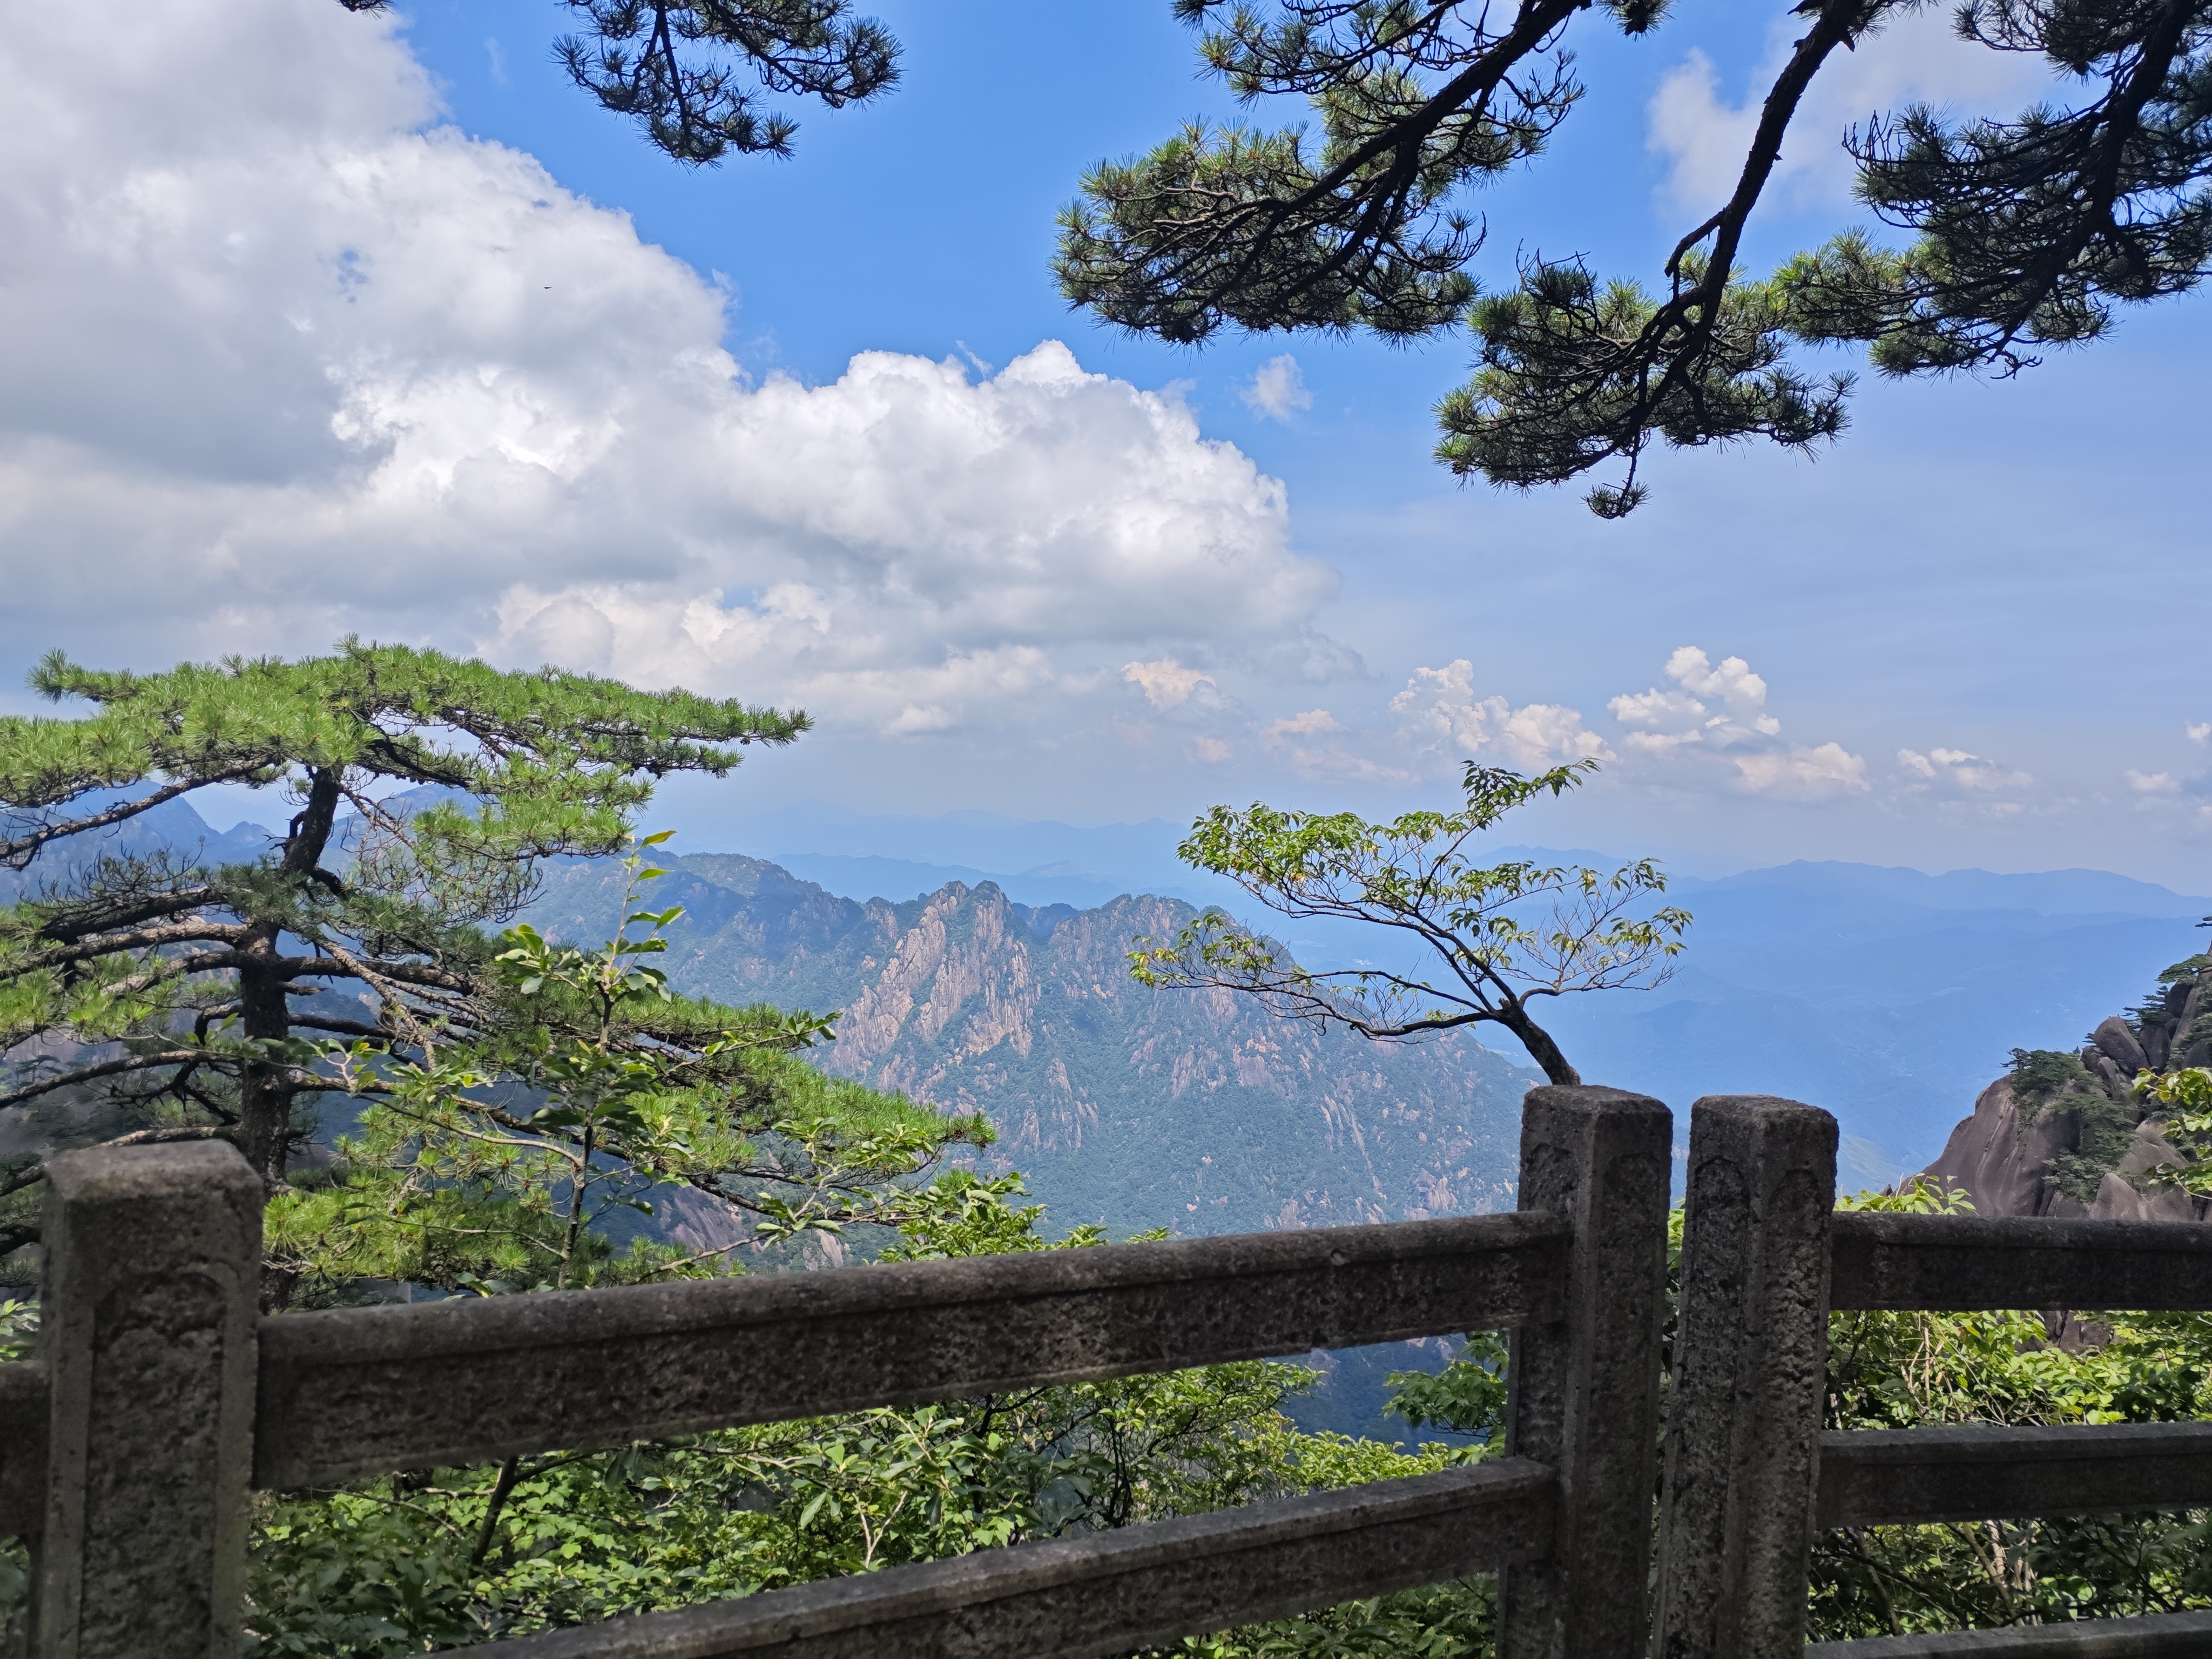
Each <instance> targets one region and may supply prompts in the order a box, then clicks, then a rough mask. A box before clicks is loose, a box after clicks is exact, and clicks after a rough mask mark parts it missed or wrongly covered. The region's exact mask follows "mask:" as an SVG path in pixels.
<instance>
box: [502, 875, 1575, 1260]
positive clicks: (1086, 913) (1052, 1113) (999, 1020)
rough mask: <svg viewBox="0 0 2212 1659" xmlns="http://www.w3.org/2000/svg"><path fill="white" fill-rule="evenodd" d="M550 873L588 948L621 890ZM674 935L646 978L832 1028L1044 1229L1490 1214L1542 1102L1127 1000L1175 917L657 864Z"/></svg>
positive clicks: (1360, 1048)
mask: <svg viewBox="0 0 2212 1659" xmlns="http://www.w3.org/2000/svg"><path fill="white" fill-rule="evenodd" d="M615 879H616V878H614V877H613V875H612V873H611V872H609V871H608V870H606V869H605V868H604V867H602V866H589V865H583V864H575V865H569V866H563V867H562V869H560V870H559V871H557V872H555V874H554V876H553V878H552V879H551V880H550V882H549V884H548V887H547V890H546V891H545V893H544V896H543V897H542V898H541V899H540V901H539V902H538V904H537V905H536V906H535V907H534V908H533V910H532V920H533V921H535V922H536V923H537V925H538V927H541V928H544V929H545V930H546V931H548V932H551V933H558V934H562V935H565V936H568V937H570V938H574V939H598V938H602V937H604V936H605V932H606V930H607V929H608V928H609V927H611V923H612V920H613V915H614V904H615V902H616V900H617V898H618V896H619V892H618V890H617V888H615V887H614V886H613V885H612V882H613V881H614V880H615ZM650 901H651V902H652V904H653V906H654V907H656V908H659V907H662V906H665V905H667V904H669V903H671V902H673V903H680V904H682V905H684V907H685V908H686V910H687V915H686V916H685V918H684V921H682V922H680V923H678V926H677V927H676V928H675V929H674V930H673V931H672V933H671V938H670V945H671V949H670V951H669V954H668V956H667V957H665V958H664V959H663V960H664V965H665V967H666V968H667V969H668V970H669V972H670V974H671V978H672V979H673V981H675V983H676V984H678V986H679V987H681V988H683V989H685V990H688V991H692V992H696V993H698V994H708V995H713V996H715V997H718V998H720V999H723V1000H731V1001H739V1002H750V1001H767V1002H774V1003H777V1004H779V1005H781V1006H805V1007H811V1008H815V1009H829V1008H836V1009H841V1010H842V1011H843V1018H842V1019H841V1020H840V1021H839V1022H838V1026H837V1040H836V1043H835V1044H834V1045H832V1046H831V1047H830V1048H829V1049H827V1050H826V1051H823V1053H822V1054H821V1055H820V1059H821V1061H822V1063H823V1065H825V1066H828V1067H829V1069H831V1070H833V1071H836V1072H839V1073H843V1074H845V1075H847V1076H850V1077H854V1078H856V1079H860V1080H861V1081H863V1082H866V1083H868V1084H870V1085H873V1086H876V1087H879V1088H886V1089H896V1090H901V1091H904V1092H906V1093H908V1094H909V1095H912V1096H914V1097H916V1098H918V1099H922V1100H927V1101H930V1102H932V1103H935V1104H938V1105H940V1106H944V1107H946V1108H949V1109H951V1108H957V1109H963V1110H977V1109H980V1110H981V1111H983V1112H984V1113H986V1114H987V1115H988V1116H989V1118H990V1119H991V1121H992V1122H993V1124H994V1126H995V1127H997V1129H998V1131H999V1135H1000V1139H999V1141H998V1144H997V1145H996V1146H994V1147H992V1148H991V1149H990V1151H989V1152H988V1153H987V1155H986V1163H987V1165H988V1166H990V1167H993V1168H995V1169H998V1170H1005V1169H1017V1170H1021V1171H1022V1172H1023V1173H1024V1175H1025V1176H1027V1177H1028V1178H1029V1183H1030V1190H1031V1191H1032V1192H1033V1193H1035V1194H1036V1195H1037V1196H1038V1197H1040V1198H1042V1199H1043V1200H1046V1201H1047V1202H1048V1203H1049V1204H1050V1205H1051V1206H1052V1218H1053V1222H1054V1225H1056V1226H1059V1225H1067V1224H1069V1223H1073V1222H1076V1221H1088V1220H1099V1221H1104V1222H1107V1223H1108V1224H1109V1225H1113V1226H1115V1227H1116V1228H1124V1227H1132V1226H1140V1225H1170V1226H1173V1227H1174V1228H1175V1229H1176V1231H1179V1232H1186V1233H1193V1232H1229V1231H1246V1230H1250V1229H1254V1228H1261V1227H1292V1226H1327V1225H1337V1224H1342V1223H1350V1222H1359V1221H1376V1220H1386V1219H1387V1220H1400V1219H1407V1218H1418V1217H1420V1216H1425V1215H1434V1214H1445V1213H1457V1212H1466V1211H1470V1210H1485V1209H1493V1208H1501V1207H1509V1206H1510V1204H1511V1201H1512V1199H1511V1194H1512V1180H1513V1171H1514V1167H1515V1163H1516V1147H1517V1141H1518V1133H1519V1119H1520V1102H1521V1097H1522V1094H1523V1093H1524V1092H1525V1091H1527V1089H1528V1085H1530V1084H1532V1083H1534V1082H1538V1081H1541V1079H1540V1078H1539V1077H1538V1076H1537V1075H1536V1074H1535V1073H1533V1072H1531V1071H1529V1070H1528V1069H1527V1068H1526V1067H1523V1066H1516V1065H1515V1064H1513V1063H1512V1062H1511V1061H1510V1060H1506V1059H1505V1058H1504V1056H1503V1055H1500V1054H1495V1053H1493V1052H1492V1051H1491V1050H1489V1049H1487V1048H1483V1047H1482V1046H1481V1045H1480V1043H1479V1042H1474V1041H1473V1040H1472V1039H1470V1038H1468V1037H1466V1036H1455V1037H1447V1038H1444V1039H1443V1040H1440V1041H1436V1042H1421V1043H1414V1044H1385V1043H1373V1042H1366V1041H1364V1040H1363V1039H1360V1038H1358V1037H1354V1036H1348V1035H1346V1034H1344V1033H1341V1032H1328V1031H1324V1030H1320V1029H1318V1028H1316V1027H1315V1026H1313V1025H1310V1024H1303V1023H1300V1022H1296V1021H1288V1020H1283V1019H1279V1018H1274V1017H1273V1016H1271V1015H1269V1014H1268V1013H1267V1012H1265V1011H1264V1010H1263V1009H1261V1008H1260V1007H1258V1006H1255V1005H1254V1004H1253V1003H1252V1002H1250V1001H1249V1000H1245V999H1241V998H1237V997H1235V996H1232V995H1231V994H1228V993H1225V992H1177V991H1168V992H1162V991H1154V990H1150V989H1148V988H1146V987H1143V986H1140V985H1138V984H1136V983H1134V982H1133V981H1131V980H1130V978H1129V975H1128V968H1127V959H1126V952H1127V950H1128V949H1129V945H1130V941H1131V939H1133V938H1134V937H1135V936H1137V935H1139V934H1152V935H1163V934H1165V933H1171V932H1172V931H1173V930H1174V929H1175V928H1176V927H1180V926H1181V925H1182V922H1183V921H1186V920H1187V919H1188V918H1189V917H1190V915H1192V914H1193V912H1192V910H1191V908H1190V907H1189V906H1188V905H1186V904H1183V903H1181V902H1177V901H1175V900H1171V899H1163V898H1157V897H1133V896H1123V897H1121V898H1118V899H1116V900H1115V901H1114V902H1112V903H1110V904H1107V905H1103V906H1101V907H1098V908H1095V909H1089V910H1075V909H1073V908H1070V907H1068V906H1066V905H1054V906H1050V907H1048V908H1030V907H1029V906H1026V905H1021V904H1017V903H1014V902H1012V901H1011V900H1009V899H1008V898H1007V897H1006V895H1005V894H1004V893H1003V892H1002V891H1000V889H999V888H998V887H997V886H996V885H995V884H992V883H989V882H985V883H982V884H979V885H976V886H974V887H969V886H967V885H966V884H963V883H959V882H954V883H951V884H948V885H946V886H945V887H943V888H941V889H939V890H938V891H936V892H934V893H931V894H928V895H927V896H923V897H921V898H917V899H912V900H908V901H907V902H903V903H896V904H894V903H890V902H886V901H884V900H882V899H875V900H871V901H870V902H867V903H866V904H862V903H858V902H854V901H852V900H848V899H843V898H839V897H837V896H834V895H832V894H830V893H828V892H826V891H824V890H823V889H822V888H820V887H817V886H816V885H815V884H812V883H811V882H805V881H801V880H799V878H796V877H794V876H793V875H791V874H790V873H789V872H787V871H785V870H783V869H781V868H780V867H779V866H775V865H773V864H769V863H767V862H766V861H764V860H758V859H749V858H743V857H738V856H736V855H733V854H713V855H706V856H698V857H690V858H683V859H678V860H671V862H670V872H669V874H668V875H667V876H666V877H665V878H662V879H661V880H660V881H659V882H657V883H655V884H654V890H653V892H652V893H651V895H650Z"/></svg>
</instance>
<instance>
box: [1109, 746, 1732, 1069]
mask: <svg viewBox="0 0 2212 1659" xmlns="http://www.w3.org/2000/svg"><path fill="white" fill-rule="evenodd" d="M1595 767H1596V763H1595V762H1594V761H1578V762H1576V763H1573V764H1572V765H1568V766H1560V767H1554V768H1553V769H1551V770H1550V771H1548V772H1542V773H1539V774H1538V775H1535V776H1534V777H1522V775H1520V774H1518V773H1516V772H1510V771H1507V770H1504V769H1501V768H1496V767H1486V766H1479V765H1477V764H1475V763H1474V762H1472V761H1470V762H1468V763H1467V769H1466V774H1465V777H1464V780H1463V787H1464V790H1465V795H1466V799H1465V802H1464V804H1463V805H1462V806H1461V807H1460V808H1459V810H1457V811H1451V812H1432V811H1420V812H1408V813H1407V814H1405V815H1404V816H1403V817H1397V818H1394V819H1392V820H1391V821H1390V822H1389V823H1369V822H1368V821H1367V820H1365V819H1364V818H1362V817H1358V815H1357V814H1355V813H1351V812H1336V813H1328V814H1321V813H1312V812H1289V811H1280V810H1279V809H1277V808H1275V807H1272V806H1263V805H1257V804H1255V805H1252V806H1250V807H1249V808H1247V809H1246V810H1245V811H1241V812H1240V811H1234V810H1232V809H1231V808H1230V807H1226V806H1217V807H1215V808H1213V809H1212V811H1209V812H1208V813H1207V814H1206V816H1205V817H1202V818H1200V820H1199V821H1198V823H1196V825H1194V828H1193V829H1192V831H1191V833H1190V835H1189V836H1188V838H1187V839H1185V840H1184V842H1182V846H1181V847H1180V848H1178V849H1177V850H1178V852H1180V854H1182V858H1183V859H1184V860H1185V861H1186V862H1188V863H1189V864H1192V865H1195V866H1197V867H1198V868H1200V869H1201V870H1206V871H1211V872H1212V873H1213V874H1215V875H1218V876H1225V877H1227V878H1229V879H1230V880H1231V881H1233V882H1235V883H1236V884H1237V885H1238V886H1239V887H1242V888H1243V890H1245V891H1246V892H1248V893H1249V894H1250V895H1251V896H1253V897H1254V898H1255V899H1257V900H1258V901H1259V902H1261V903H1262V904H1264V905H1266V906H1267V908H1269V909H1271V910H1274V911H1276V912H1278V913H1279V914H1280V915H1285V916H1287V917H1290V918H1291V919H1292V920H1294V921H1306V920H1313V919H1325V920H1328V921H1359V922H1365V923H1368V924H1370V925H1372V926H1374V927H1381V928H1385V929H1388V930H1390V932H1391V933H1393V934H1395V936H1396V938H1397V939H1399V940H1401V941H1402V942H1403V943H1404V944H1406V945H1412V946H1414V947H1417V948H1419V949H1422V950H1425V951H1426V952H1427V953H1428V954H1429V955H1430V956H1431V957H1433V958H1435V959H1436V960H1437V961H1440V962H1441V963H1443V967H1444V969H1445V974H1444V975H1443V976H1442V977H1437V978H1428V979H1424V978H1419V977H1417V976H1415V975H1413V974H1412V973H1411V972H1409V971H1401V970H1399V969H1390V968H1347V969H1328V970H1326V971H1322V972H1315V971H1313V970H1310V969H1306V968H1304V967H1301V966H1300V965H1299V964H1298V963H1297V961H1296V960H1294V959H1293V958H1292V957H1291V956H1290V955H1289V954H1288V953H1287V952H1286V951H1285V950H1284V948H1283V946H1282V945H1279V944H1278V943H1277V942H1276V941H1275V940H1273V939H1268V938H1266V937H1264V936H1263V935H1261V934H1260V933H1255V932H1253V931H1252V930H1251V929H1250V928H1249V927H1245V926H1244V925H1243V923H1241V922H1239V921H1237V919H1236V918H1235V917H1233V916H1231V915H1229V914H1228V913H1227V912H1226V911H1224V910H1220V909H1208V910H1206V911H1205V912H1204V913H1203V914H1201V915H1199V916H1198V917H1197V918H1196V919H1195V920H1194V921H1191V922H1189V923H1188V924H1187V925H1186V926H1185V927H1183V928H1182V931H1181V932H1180V933H1177V934H1176V937H1175V938H1174V939H1171V940H1170V941H1168V942H1166V943H1164V944H1158V943H1154V942H1152V941H1149V940H1139V942H1138V948H1137V949H1136V950H1134V951H1132V952H1131V953H1130V964H1131V971H1132V972H1133V974H1134V975H1135V976H1136V977H1137V979H1138V980H1139V981H1142V982H1143V983H1145V984H1147V985H1157V986H1192V987H1199V986H1212V987H1221V988H1223V989H1226V990H1231V991H1238V992H1243V993H1244V994H1248V995H1252V996H1256V997H1258V998H1260V999H1261V1000H1262V1001H1263V1002H1265V1003H1266V1004H1267V1006H1270V1007H1271V1008H1273V1010H1275V1011H1276V1012H1279V1013H1283V1014H1287V1015H1290V1016H1292V1017H1294V1018H1302V1019H1318V1020H1322V1021H1324V1022H1330V1021H1333V1022H1334V1023H1336V1024H1340V1025H1343V1026H1346V1027H1348V1028H1349V1029H1350V1030H1354V1031H1357V1032H1358V1033H1359V1034H1360V1035H1361V1036H1368V1037H1376V1038H1383V1039H1395V1040H1401V1039H1405V1038H1410V1037H1419V1036H1431V1035H1434V1034H1436V1033H1438V1032H1443V1031H1449V1030H1457V1029H1459V1028H1460V1027H1462V1026H1468V1025H1477V1024H1495V1025H1499V1026H1502V1027H1504V1029H1505V1030H1508V1031H1510V1032H1511V1033H1512V1034H1513V1035H1514V1036H1516V1037H1517V1038H1519V1039H1520V1041H1521V1044H1522V1047H1523V1048H1527V1049H1528V1053H1529V1054H1530V1055H1531V1057H1533V1058H1534V1060H1535V1061H1536V1063H1537V1064H1538V1065H1539V1066H1542V1067H1543V1070H1544V1075H1545V1076H1546V1077H1547V1078H1549V1079H1551V1080H1552V1081H1553V1082H1554V1083H1579V1082H1581V1081H1582V1076H1581V1074H1580V1073H1577V1071H1576V1070H1575V1068H1574V1067H1573V1066H1571V1065H1570V1064H1569V1063H1568V1060H1567V1057H1566V1055H1565V1054H1564V1053H1563V1052H1561V1050H1560V1048H1559V1043H1558V1042H1556V1041H1554V1040H1553V1036H1552V1035H1551V1034H1550V1033H1549V1032H1548V1031H1547V1030H1545V1029H1544V1028H1543V1027H1542V1026H1541V1024H1538V1023H1537V1020H1536V1018H1535V1014H1534V1009H1535V1008H1536V1007H1537V1006H1541V1003H1542V1001H1543V1000H1545V999H1548V998H1554V997H1562V996H1566V995H1569V994H1573V993H1576V992H1581V991H1598V990H1611V989H1618V988H1622V987H1636V986H1641V987H1650V986H1653V985H1656V984H1658V983H1660V982H1661V981H1663V980H1664V979H1665V978H1666V977H1667V976H1668V974H1669V973H1671V972H1672V971H1673V969H1672V963H1673V959H1674V957H1675V955H1676V954H1677V953H1678V952H1680V950H1681V949H1682V944H1681V934H1682V932H1683V930H1684V929H1685V928H1686V927H1688V926H1689V924H1690V915H1689V913H1688V912H1687V911H1686V910H1682V909H1679V908H1675V907H1674V906H1672V905H1662V906H1657V907H1656V908H1655V907H1653V906H1651V905H1650V899H1651V898H1652V897H1653V896H1656V895H1658V894H1662V893H1664V892H1665V891H1666V889H1667V880H1666V877H1665V876H1664V874H1663V873H1662V872H1661V870H1660V868H1659V866H1657V865H1656V863H1654V862H1653V861H1652V860H1649V859H1641V860H1637V861H1636V862H1635V863H1632V864H1627V865H1623V866H1621V867H1620V868H1619V869H1616V870H1612V871H1601V870H1593V869H1589V868H1585V867H1583V866H1566V865H1540V864H1535V863H1532V862H1529V861H1527V860H1512V861H1510V862H1507V863H1504V864H1497V865H1488V866H1486V865H1483V864H1481V863H1480V862H1479V861H1478V860H1477V859H1476V857H1475V854H1474V842H1475V841H1476V839H1477V838H1478V837H1479V836H1482V835H1484V834H1486V832H1488V831H1489V830H1490V829H1493V828H1494V827H1495V826H1496V825H1497V823H1498V819H1499V818H1500V817H1503V816H1504V814H1505V813H1507V812H1509V811H1511V810H1512V809H1513V808H1514V807H1516V806H1518V805H1522V803H1524V802H1526V801H1528V800H1531V799H1534V798H1535V797H1537V796H1539V795H1544V794H1550V795H1555V796H1556V795H1559V794H1563V793H1565V792H1566V791H1567V790H1568V789H1571V788H1572V787H1575V786H1576V785H1577V784H1578V783H1580V782H1581V781H1582V779H1583V776H1584V775H1587V774H1588V773H1589V772H1590V771H1592V770H1594V769H1595Z"/></svg>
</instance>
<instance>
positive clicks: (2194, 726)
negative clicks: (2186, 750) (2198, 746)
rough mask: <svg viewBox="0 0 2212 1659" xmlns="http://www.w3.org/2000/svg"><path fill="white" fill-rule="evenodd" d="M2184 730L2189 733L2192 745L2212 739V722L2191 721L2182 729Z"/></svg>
mask: <svg viewBox="0 0 2212 1659" xmlns="http://www.w3.org/2000/svg"><path fill="white" fill-rule="evenodd" d="M2182 730H2184V731H2185V732H2188V733H2189V740H2190V742H2191V743H2203V742H2205V741H2206V740H2207V739H2212V720H2203V721H2197V720H2191V721H2190V722H2189V723H2188V724H2187V725H2186V726H2183V727H2182Z"/></svg>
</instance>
